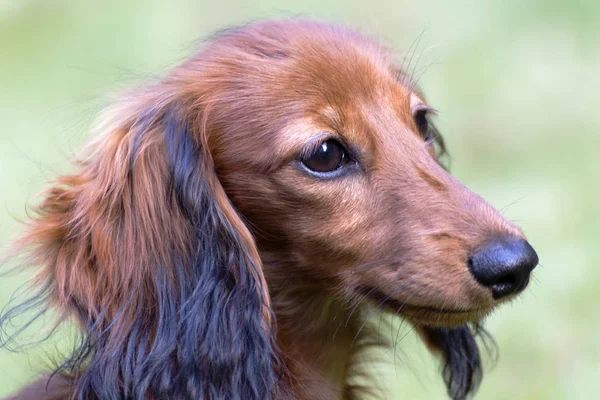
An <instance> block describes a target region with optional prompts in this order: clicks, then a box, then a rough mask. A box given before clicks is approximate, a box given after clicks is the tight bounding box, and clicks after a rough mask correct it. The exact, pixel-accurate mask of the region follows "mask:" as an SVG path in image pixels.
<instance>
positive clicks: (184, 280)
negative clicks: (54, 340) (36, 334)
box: [2, 85, 279, 400]
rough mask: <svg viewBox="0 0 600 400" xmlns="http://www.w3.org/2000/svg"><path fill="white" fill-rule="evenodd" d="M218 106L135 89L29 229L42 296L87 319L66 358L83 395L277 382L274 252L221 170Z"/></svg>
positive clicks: (149, 394) (265, 393) (251, 390)
mask: <svg viewBox="0 0 600 400" xmlns="http://www.w3.org/2000/svg"><path fill="white" fill-rule="evenodd" d="M164 86H165V85H159V89H161V90H162V88H163V87H164ZM207 114H208V111H207V110H205V109H202V106H201V105H199V104H196V103H194V102H189V104H185V103H184V102H183V101H178V96H177V95H176V94H173V93H165V91H163V92H159V91H158V90H157V91H156V93H145V94H143V95H141V96H134V97H132V98H131V99H129V100H126V101H125V102H124V103H123V105H122V106H120V108H118V109H116V111H112V116H111V115H109V116H108V117H105V121H108V122H105V124H104V127H103V128H101V132H100V136H99V138H98V139H96V140H95V141H94V142H93V143H92V144H91V146H90V148H89V149H88V152H87V153H86V155H85V157H84V158H83V159H82V160H81V161H80V162H79V165H78V170H77V171H76V173H75V174H73V175H71V176H66V177H62V178H59V179H58V180H57V181H56V182H55V183H54V184H53V185H52V187H51V188H50V189H49V190H48V191H47V192H46V193H45V194H44V197H43V201H42V203H41V205H40V206H39V209H38V214H37V217H36V218H34V219H33V220H32V221H31V222H30V223H29V227H28V230H27V231H26V234H25V235H24V236H23V238H22V239H21V240H20V241H19V242H18V245H20V246H21V247H22V248H24V249H25V251H27V252H28V254H30V255H31V259H32V260H33V262H35V264H36V265H38V266H39V267H40V269H39V271H38V273H37V275H36V278H35V279H36V282H37V284H38V286H39V287H40V288H42V290H41V292H40V296H41V297H40V298H43V299H46V300H47V301H49V302H50V303H51V305H52V306H54V307H56V308H57V309H58V312H59V314H60V315H59V317H60V318H65V317H69V316H75V317H76V319H77V320H78V322H79V323H80V325H81V327H82V329H83V331H84V334H85V341H84V343H83V345H82V346H81V347H80V348H78V349H77V350H76V351H75V353H74V354H73V355H72V357H71V359H70V360H68V361H67V362H65V364H63V365H62V366H61V368H60V369H62V370H63V371H62V372H65V371H64V370H65V369H66V370H69V371H67V372H70V373H71V374H76V375H77V379H76V387H75V388H74V389H75V397H76V398H80V399H83V398H85V399H87V398H102V399H113V398H114V399H116V398H139V399H142V398H207V399H208V398H210V399H225V398H227V399H241V398H244V399H261V400H262V399H267V398H269V397H270V393H272V392H273V390H274V388H275V386H276V384H277V379H278V376H277V372H276V371H278V370H279V364H278V356H277V350H276V345H275V334H274V326H273V325H274V323H275V321H274V317H273V313H272V311H271V308H270V305H269V301H270V300H269V294H268V290H267V287H266V283H265V281H264V277H263V273H262V266H261V260H260V258H259V255H258V251H257V249H256V247H255V243H254V240H253V237H252V235H251V233H250V231H249V230H248V229H247V228H246V226H245V225H244V223H243V221H242V219H241V218H240V216H239V215H238V213H237V212H236V210H235V209H234V207H233V206H232V204H231V203H230V202H229V199H228V197H227V195H226V193H225V192H224V190H223V187H222V186H221V184H220V182H219V180H218V178H217V175H216V173H215V168H214V165H213V161H212V158H211V152H210V149H208V147H207V142H208V141H207V138H206V131H207V121H208V115H207ZM14 310H18V311H21V310H22V308H18V307H17V308H15V309H14ZM10 315H11V312H10V311H9V313H8V314H7V315H6V316H10ZM2 321H7V319H6V318H4V319H3V320H2Z"/></svg>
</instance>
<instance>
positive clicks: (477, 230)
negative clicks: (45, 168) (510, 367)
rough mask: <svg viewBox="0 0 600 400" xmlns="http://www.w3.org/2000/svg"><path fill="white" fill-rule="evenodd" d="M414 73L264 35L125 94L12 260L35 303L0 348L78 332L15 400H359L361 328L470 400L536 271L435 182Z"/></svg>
mask: <svg viewBox="0 0 600 400" xmlns="http://www.w3.org/2000/svg"><path fill="white" fill-rule="evenodd" d="M405 69H407V68H403V66H402V65H398V63H396V62H395V60H394V59H393V57H392V56H391V55H390V53H389V52H388V51H387V50H386V49H385V48H384V46H382V45H380V44H378V42H376V41H374V40H372V39H370V38H368V37H365V36H363V35H362V34H361V33H358V32H356V31H354V30H352V29H349V28H347V27H344V26H338V25H331V24H327V23H323V22H318V21H313V20H306V19H286V20H275V21H261V22H254V23H251V24H248V25H245V26H242V27H237V28H233V29H229V30H226V31H223V32H220V33H219V34H218V35H216V36H215V37H213V38H212V39H211V40H209V41H207V43H206V44H205V45H204V46H203V49H202V50H200V51H199V52H198V53H197V54H196V55H194V56H193V57H191V58H190V59H188V60H187V61H185V62H184V63H183V64H182V65H181V66H179V67H177V68H175V69H174V70H173V71H172V72H170V73H169V74H168V75H166V77H164V78H163V79H162V80H161V81H160V82H159V83H155V84H151V85H149V86H146V87H144V88H141V89H139V90H137V91H134V92H131V93H128V94H125V95H124V96H123V98H122V100H121V101H120V102H119V103H118V104H117V105H115V106H114V107H113V108H110V109H109V110H108V111H107V112H106V114H105V115H103V116H102V117H101V119H100V121H101V123H100V125H99V127H98V128H97V130H96V131H95V132H96V134H95V135H94V139H93V140H92V141H91V143H90V144H89V145H88V146H87V147H86V148H85V149H84V150H83V151H82V153H81V155H80V156H79V157H78V158H77V161H76V163H75V164H76V165H75V167H74V172H73V173H72V174H70V175H67V176H62V177H59V178H58V179H57V180H55V181H54V182H53V183H52V184H51V185H50V188H49V189H47V191H45V192H44V194H43V196H42V200H41V201H40V204H39V205H38V206H37V207H36V214H35V216H34V217H33V218H31V219H30V221H29V222H27V226H26V228H25V231H24V234H23V235H22V236H21V237H20V238H19V239H17V240H16V241H15V245H14V247H13V248H12V249H14V250H11V254H13V255H15V256H16V255H23V254H24V255H25V256H26V257H27V262H28V265H35V266H37V270H36V271H37V272H36V274H35V276H34V278H33V283H34V285H35V287H36V288H37V291H36V292H34V294H33V296H32V297H31V299H30V300H29V301H28V302H26V303H24V304H21V305H19V306H16V307H13V308H11V309H9V310H8V311H6V312H5V313H4V314H3V315H2V317H1V318H2V319H1V320H0V326H1V327H2V328H4V329H6V328H7V324H9V320H10V318H11V317H13V316H15V315H17V314H19V315H21V314H22V313H23V312H24V310H26V309H28V308H32V307H34V306H39V305H43V307H45V308H46V309H51V310H52V312H53V313H57V321H58V322H57V323H60V322H61V321H66V320H74V321H76V324H77V326H78V327H79V328H80V330H81V332H82V340H81V343H80V345H79V346H77V347H76V348H75V350H74V351H73V353H72V354H70V355H69V357H68V358H67V359H66V360H64V362H63V363H61V364H60V365H59V366H58V367H57V369H56V371H55V374H53V377H52V378H50V381H49V383H48V379H49V378H47V377H46V378H44V382H43V383H38V384H37V386H36V385H35V384H34V385H33V386H30V387H28V388H26V389H25V391H24V392H22V393H21V394H20V395H17V397H15V398H27V397H29V398H38V399H39V398H47V399H79V400H83V399H86V400H87V399H251V400H253V399H256V400H264V399H274V400H279V399H297V400H302V399H306V400H308V399H311V400H312V399H323V400H331V399H351V398H357V397H358V395H359V393H360V387H358V386H359V385H357V384H353V383H352V379H351V375H352V373H351V372H352V365H353V363H360V362H361V361H360V359H358V360H357V356H356V346H353V343H354V340H355V339H356V336H357V335H359V334H360V330H361V327H362V326H363V325H364V324H365V321H366V319H368V313H366V312H365V310H367V308H369V307H373V306H374V308H375V309H377V310H379V311H381V312H383V313H386V312H390V313H392V314H396V315H399V316H401V317H402V318H403V320H405V321H407V322H408V323H409V324H410V325H411V326H413V327H414V329H415V330H416V331H417V332H418V334H419V337H421V338H422V339H423V342H424V343H425V344H426V345H427V346H428V348H429V349H430V350H431V351H432V352H433V353H434V354H438V355H439V356H440V358H441V360H442V375H443V378H444V379H445V382H446V385H447V390H448V395H449V397H451V398H452V399H455V400H460V399H465V398H467V397H468V396H470V395H471V394H472V393H473V392H474V391H475V389H476V388H477V385H478V383H479V381H480V379H481V375H482V372H481V363H480V354H479V350H478V342H477V341H476V336H477V334H478V333H479V327H480V324H481V322H482V321H483V319H484V318H485V317H486V316H487V315H488V314H489V313H490V312H491V311H492V310H493V309H494V308H495V307H496V306H498V305H499V304H502V303H505V302H507V301H510V300H511V299H514V298H515V297H516V295H517V294H518V293H519V292H521V291H522V290H523V289H524V288H525V287H526V286H527V284H528V281H529V278H530V274H531V272H532V270H533V269H534V267H535V266H536V264H537V263H538V256H537V254H536V252H535V251H534V249H533V248H532V247H531V246H530V245H529V243H528V242H527V241H526V239H525V236H524V234H523V232H522V231H521V230H520V228H518V227H517V226H515V225H514V224H513V223H512V222H509V221H507V220H506V219H505V218H504V217H503V216H502V215H501V214H500V213H499V212H498V211H496V210H495V209H494V208H493V207H492V206H490V205H489V204H488V203H486V202H485V200H483V199H482V198H481V197H479V196H478V195H476V194H474V193H473V192H471V191H470V190H469V189H467V188H466V187H465V186H463V185H462V184H461V183H460V182H458V181H457V180H456V179H455V178H453V177H452V176H451V175H450V174H449V173H448V172H447V170H446V169H445V168H444V167H443V163H442V162H441V161H440V160H441V159H440V157H441V156H442V155H443V151H444V146H443V141H442V138H441V136H440V134H439V133H438V131H437V130H436V128H435V126H434V125H433V124H432V123H431V121H430V119H431V117H432V116H433V115H434V114H435V110H434V109H433V108H432V107H431V106H430V105H428V103H427V102H426V101H425V98H424V96H423V95H422V93H420V91H419V90H417V88H416V82H415V81H414V79H413V77H411V76H410V74H409V73H407V72H406V71H405ZM3 344H4V345H6V344H7V340H4V342H3Z"/></svg>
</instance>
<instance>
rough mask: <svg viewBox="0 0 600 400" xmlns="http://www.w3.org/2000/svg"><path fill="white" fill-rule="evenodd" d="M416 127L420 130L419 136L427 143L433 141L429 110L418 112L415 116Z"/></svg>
mask: <svg viewBox="0 0 600 400" xmlns="http://www.w3.org/2000/svg"><path fill="white" fill-rule="evenodd" d="M414 119H415V125H416V126H417V129H418V130H419V134H420V135H421V137H422V138H423V140H425V141H429V140H430V139H431V132H430V130H429V120H428V119H427V110H417V112H415V114H414Z"/></svg>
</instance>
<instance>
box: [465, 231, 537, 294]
mask: <svg viewBox="0 0 600 400" xmlns="http://www.w3.org/2000/svg"><path fill="white" fill-rule="evenodd" d="M537 263H538V256H537V253H536V252H535V250H534V249H533V247H531V245H530V244H529V243H527V242H526V241H525V240H523V239H517V238H513V237H506V238H504V237H501V238H496V239H494V240H492V241H489V242H487V243H485V244H484V245H482V246H480V247H479V248H477V249H476V250H475V251H474V252H473V253H472V254H471V255H470V257H469V260H468V265H469V270H470V271H471V273H472V274H473V276H474V277H475V279H477V281H478V282H479V283H481V284H482V285H484V286H487V287H489V288H490V289H491V291H492V295H493V296H494V298H496V299H499V298H501V297H505V296H508V295H509V294H511V293H516V292H518V291H520V290H523V289H524V288H525V286H527V283H528V282H529V274H530V273H531V271H532V270H533V269H534V268H535V266H536V265H537Z"/></svg>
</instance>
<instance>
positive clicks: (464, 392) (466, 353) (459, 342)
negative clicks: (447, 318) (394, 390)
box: [420, 324, 485, 400]
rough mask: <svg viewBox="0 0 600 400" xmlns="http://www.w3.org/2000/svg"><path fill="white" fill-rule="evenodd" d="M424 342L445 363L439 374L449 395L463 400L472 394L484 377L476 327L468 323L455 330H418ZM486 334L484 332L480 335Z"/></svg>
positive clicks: (428, 328)
mask: <svg viewBox="0 0 600 400" xmlns="http://www.w3.org/2000/svg"><path fill="white" fill-rule="evenodd" d="M420 333H421V334H422V335H423V336H424V339H425V341H426V343H427V344H428V345H429V347H430V348H431V349H432V350H434V351H439V352H440V353H441V355H442V357H443V360H444V364H443V367H442V375H443V377H444V380H445V382H446V387H447V389H448V395H449V396H450V397H451V398H452V399H454V400H464V399H466V398H467V396H468V395H469V394H471V393H474V392H475V391H476V390H477V387H478V386H479V383H480V382H481V379H482V377H483V370H482V367H481V358H480V355H479V349H478V347H477V342H476V340H475V338H476V336H477V335H479V334H482V333H483V330H482V328H481V327H480V326H479V325H476V326H474V327H471V326H469V325H468V324H464V325H461V326H460V327H458V328H432V327H425V328H420ZM483 334H484V335H485V333H483Z"/></svg>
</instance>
